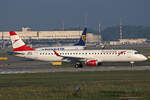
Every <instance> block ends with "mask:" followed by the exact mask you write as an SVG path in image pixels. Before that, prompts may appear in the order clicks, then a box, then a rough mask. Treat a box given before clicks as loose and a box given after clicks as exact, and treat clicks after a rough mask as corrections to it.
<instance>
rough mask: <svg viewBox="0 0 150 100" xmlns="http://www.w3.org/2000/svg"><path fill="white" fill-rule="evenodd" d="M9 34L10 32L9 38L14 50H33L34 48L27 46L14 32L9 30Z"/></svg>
mask: <svg viewBox="0 0 150 100" xmlns="http://www.w3.org/2000/svg"><path fill="white" fill-rule="evenodd" d="M9 34H10V39H11V41H12V46H13V49H14V51H33V50H35V49H32V48H30V47H29V46H27V45H26V44H25V43H24V42H23V41H22V40H21V39H20V37H19V36H18V35H17V34H16V33H15V32H13V31H11V32H10V33H9Z"/></svg>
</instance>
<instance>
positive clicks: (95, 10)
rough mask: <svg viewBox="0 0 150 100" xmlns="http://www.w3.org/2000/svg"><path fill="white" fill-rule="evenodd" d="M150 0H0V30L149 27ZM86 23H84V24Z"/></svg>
mask: <svg viewBox="0 0 150 100" xmlns="http://www.w3.org/2000/svg"><path fill="white" fill-rule="evenodd" d="M149 4H150V0H0V30H12V29H16V28H17V29H19V28H21V27H27V26H29V27H32V28H62V23H64V26H65V27H84V26H85V23H87V26H88V27H90V28H94V29H97V28H98V23H101V24H102V27H109V26H112V25H119V24H120V17H122V23H123V24H124V25H145V26H150V21H149V19H150V11H149V10H150V6H149ZM85 20H86V22H85Z"/></svg>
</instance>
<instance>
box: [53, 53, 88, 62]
mask: <svg viewBox="0 0 150 100" xmlns="http://www.w3.org/2000/svg"><path fill="white" fill-rule="evenodd" d="M53 51H54V53H55V55H56V56H59V57H62V58H63V59H64V60H70V61H75V62H76V61H86V58H82V57H70V56H62V55H60V54H58V53H57V52H56V51H55V50H53Z"/></svg>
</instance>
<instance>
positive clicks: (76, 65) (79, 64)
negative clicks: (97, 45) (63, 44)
mask: <svg viewBox="0 0 150 100" xmlns="http://www.w3.org/2000/svg"><path fill="white" fill-rule="evenodd" d="M74 67H75V68H82V67H83V65H82V63H81V62H77V63H76V64H75V66H74Z"/></svg>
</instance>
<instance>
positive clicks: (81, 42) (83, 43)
mask: <svg viewBox="0 0 150 100" xmlns="http://www.w3.org/2000/svg"><path fill="white" fill-rule="evenodd" d="M86 32H87V28H84V31H83V33H82V35H81V37H80V40H79V42H78V43H76V44H74V45H75V46H85V42H86Z"/></svg>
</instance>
